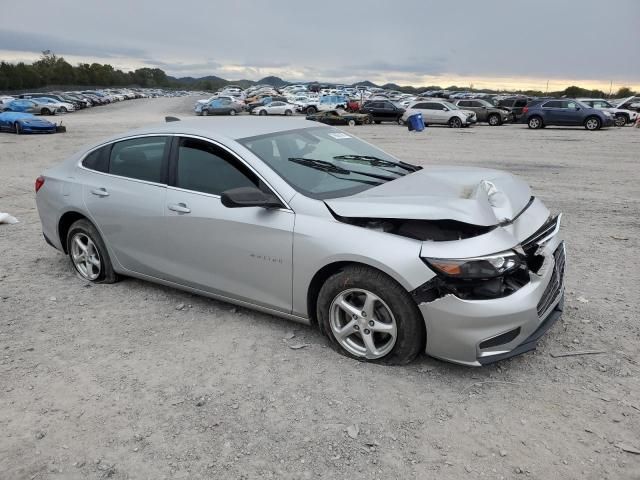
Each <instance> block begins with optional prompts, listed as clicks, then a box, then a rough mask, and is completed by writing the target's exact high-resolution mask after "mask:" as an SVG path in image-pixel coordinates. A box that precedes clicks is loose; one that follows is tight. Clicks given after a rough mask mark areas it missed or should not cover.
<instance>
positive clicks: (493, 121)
mask: <svg viewBox="0 0 640 480" xmlns="http://www.w3.org/2000/svg"><path fill="white" fill-rule="evenodd" d="M501 123H502V122H501V121H500V115H496V114H495V113H494V114H493V115H489V125H491V126H492V127H497V126H498V125H500V124H501Z"/></svg>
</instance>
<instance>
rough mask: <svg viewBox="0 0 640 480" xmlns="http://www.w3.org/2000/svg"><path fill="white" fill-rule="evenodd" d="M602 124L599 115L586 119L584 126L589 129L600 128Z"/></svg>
mask: <svg viewBox="0 0 640 480" xmlns="http://www.w3.org/2000/svg"><path fill="white" fill-rule="evenodd" d="M601 125H602V124H601V122H600V119H599V118H597V117H589V118H587V119H586V120H585V121H584V128H586V129H587V130H592V131H593V130H598V129H599V128H600V126H601Z"/></svg>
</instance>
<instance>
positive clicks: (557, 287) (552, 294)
mask: <svg viewBox="0 0 640 480" xmlns="http://www.w3.org/2000/svg"><path fill="white" fill-rule="evenodd" d="M553 258H554V259H555V262H556V263H555V265H554V267H553V273H552V274H551V280H549V284H548V285H547V288H545V290H544V293H543V294H542V298H541V299H540V301H539V302H538V316H539V317H540V318H542V317H543V316H544V315H545V314H546V313H547V311H548V310H549V307H551V305H553V304H554V303H555V301H556V300H557V299H558V298H559V297H560V295H561V294H562V287H563V284H564V264H565V252H564V242H562V243H561V244H560V245H559V246H558V248H556V250H555V252H553Z"/></svg>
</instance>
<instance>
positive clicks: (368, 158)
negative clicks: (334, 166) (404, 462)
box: [333, 155, 422, 172]
mask: <svg viewBox="0 0 640 480" xmlns="http://www.w3.org/2000/svg"><path fill="white" fill-rule="evenodd" d="M333 158H334V159H335V160H363V161H365V162H367V163H369V165H373V166H374V167H400V168H403V169H404V170H408V171H410V172H415V171H416V170H420V169H421V168H422V167H418V166H416V165H411V164H410V163H405V162H402V161H398V162H397V163H396V162H391V161H389V160H384V159H382V158H379V157H374V156H373V155H336V156H335V157H333Z"/></svg>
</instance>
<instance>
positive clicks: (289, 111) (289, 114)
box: [284, 110, 293, 117]
mask: <svg viewBox="0 0 640 480" xmlns="http://www.w3.org/2000/svg"><path fill="white" fill-rule="evenodd" d="M284 114H285V116H287V117H290V116H291V115H293V112H292V111H291V110H285V111H284Z"/></svg>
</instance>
